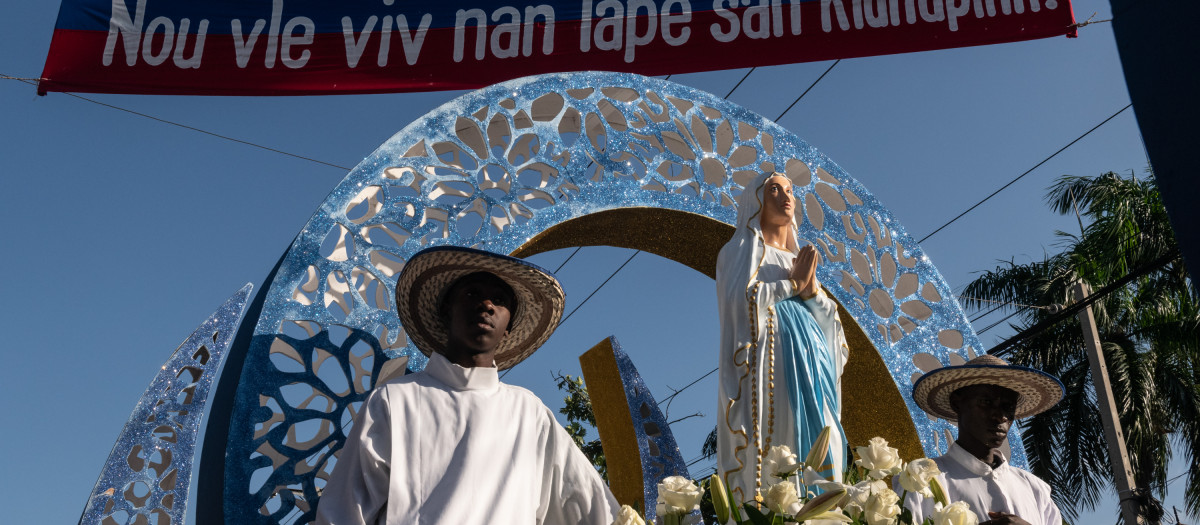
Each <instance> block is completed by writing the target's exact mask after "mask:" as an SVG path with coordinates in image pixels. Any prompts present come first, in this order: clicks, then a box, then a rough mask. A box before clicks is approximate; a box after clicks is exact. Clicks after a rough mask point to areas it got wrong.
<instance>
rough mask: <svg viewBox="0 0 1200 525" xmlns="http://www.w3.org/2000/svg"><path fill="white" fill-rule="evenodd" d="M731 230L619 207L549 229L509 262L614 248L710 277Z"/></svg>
mask: <svg viewBox="0 0 1200 525" xmlns="http://www.w3.org/2000/svg"><path fill="white" fill-rule="evenodd" d="M732 236H733V226H730V225H728V224H725V223H723V222H721V221H718V220H714V219H710V218H708V217H705V216H703V215H698V214H695V213H688V212H685V211H676V210H665V209H661V208H619V209H615V210H605V211H601V212H596V213H592V214H589V215H584V216H582V217H576V218H574V219H571V220H568V221H565V222H561V223H559V224H557V225H555V226H552V227H550V228H548V229H546V231H544V232H542V233H540V234H538V235H537V236H536V237H534V238H532V239H530V240H529V241H527V242H526V243H525V244H523V245H521V247H519V248H517V249H516V250H515V251H513V253H512V256H513V257H519V258H525V257H529V256H530V255H534V254H538V253H542V252H548V251H550V250H557V249H560V248H574V247H576V246H616V247H618V248H632V249H635V250H642V251H644V252H649V253H653V254H655V255H658V256H661V257H666V258H668V259H670V260H672V261H675V262H678V263H681V264H683V265H684V266H687V267H688V268H691V269H693V270H696V271H698V272H700V273H702V274H704V275H707V276H709V277H710V278H714V279H715V278H716V276H717V252H720V251H721V246H724V245H725V242H726V241H728V240H729V238H730V237H732Z"/></svg>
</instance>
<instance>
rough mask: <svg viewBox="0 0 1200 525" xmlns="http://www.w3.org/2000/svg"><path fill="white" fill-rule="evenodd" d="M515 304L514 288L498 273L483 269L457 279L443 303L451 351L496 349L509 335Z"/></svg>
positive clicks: (453, 352)
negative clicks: (494, 273) (509, 325)
mask: <svg viewBox="0 0 1200 525" xmlns="http://www.w3.org/2000/svg"><path fill="white" fill-rule="evenodd" d="M515 307H516V299H515V298H514V297H513V292H512V288H510V287H509V286H508V285H507V284H506V283H505V282H504V281H502V280H500V278H499V277H496V276H495V275H492V274H490V273H485V272H479V273H473V274H470V275H467V276H465V277H463V278H461V279H459V280H458V281H456V282H455V283H454V284H452V285H451V286H450V290H449V291H448V292H446V297H445V299H443V302H442V314H443V319H445V322H446V331H447V336H448V340H447V344H446V351H447V353H451V354H463V355H476V354H484V353H488V352H492V351H495V350H496V347H497V346H499V345H500V341H501V340H502V339H504V336H506V335H508V323H509V320H510V319H511V316H512V310H511V309H514V308H515ZM448 357H450V356H448Z"/></svg>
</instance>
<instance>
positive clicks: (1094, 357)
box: [1075, 281, 1144, 525]
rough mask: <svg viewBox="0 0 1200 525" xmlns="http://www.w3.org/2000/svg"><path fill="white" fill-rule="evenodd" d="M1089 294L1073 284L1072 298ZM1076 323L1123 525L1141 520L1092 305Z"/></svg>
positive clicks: (1085, 287)
mask: <svg viewBox="0 0 1200 525" xmlns="http://www.w3.org/2000/svg"><path fill="white" fill-rule="evenodd" d="M1090 293H1091V287H1089V286H1088V285H1087V283H1084V282H1083V281H1079V282H1078V283H1075V300H1076V301H1083V300H1084V299H1086V298H1087V296H1088V294H1090ZM1078 318H1079V325H1080V326H1081V327H1082V328H1083V340H1084V343H1085V344H1086V345H1087V349H1088V362H1090V363H1091V365H1092V382H1093V383H1095V387H1096V404H1097V405H1098V406H1097V407H1096V408H1097V409H1099V410H1100V420H1101V421H1102V422H1103V423H1104V439H1105V441H1107V442H1108V457H1109V460H1110V461H1109V463H1111V464H1112V470H1113V483H1114V484H1115V485H1116V488H1117V495H1118V496H1120V498H1121V518H1122V521H1123V522H1124V523H1125V524H1126V525H1134V524H1140V523H1144V521H1143V520H1142V517H1141V516H1140V515H1139V514H1138V501H1137V498H1136V497H1135V496H1134V495H1133V485H1134V482H1133V470H1132V469H1130V467H1129V454H1128V452H1126V450H1125V435H1124V433H1123V432H1121V420H1120V419H1118V417H1117V403H1116V401H1115V400H1113V394H1112V386H1111V383H1109V381H1108V365H1106V364H1105V362H1104V353H1103V352H1102V351H1101V349H1100V334H1099V332H1098V331H1097V330H1096V318H1095V317H1094V316H1093V315H1092V307H1091V305H1089V306H1088V307H1087V308H1084V309H1083V310H1080V312H1079V314H1078Z"/></svg>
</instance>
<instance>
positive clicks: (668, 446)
mask: <svg viewBox="0 0 1200 525" xmlns="http://www.w3.org/2000/svg"><path fill="white" fill-rule="evenodd" d="M609 340H610V341H611V342H612V349H613V357H614V358H615V359H616V361H617V370H619V371H620V373H621V382H622V383H624V384H625V399H626V400H627V402H628V403H629V415H630V416H631V417H632V418H633V432H634V434H636V435H637V442H638V452H639V453H640V454H641V457H642V483H643V485H644V486H645V487H646V499H645V500H644V501H645V502H646V523H654V521H655V517H656V516H657V509H656V508H655V502H656V501H658V483H659V482H660V481H662V480H663V478H665V477H667V476H683V477H685V478H688V479H692V476H691V475H690V474H688V469H687V462H686V461H684V460H683V455H682V454H680V453H679V445H677V444H676V443H675V435H674V434H672V433H671V426H670V425H668V424H667V419H666V418H665V417H663V414H662V411H660V410H659V409H658V403H657V402H655V401H654V396H653V395H651V393H650V389H649V388H646V383H645V382H644V381H642V375H641V374H639V373H638V371H637V367H635V366H633V361H632V360H630V359H629V356H628V355H627V354H626V353H625V351H624V350H622V349H621V344H620V343H618V342H617V338H615V337H610V338H609ZM692 514H693V516H695V519H697V520H698V521H696V523H697V524H699V525H703V523H704V520H703V518H701V517H700V511H699V510H697V511H695V512H693V513H692Z"/></svg>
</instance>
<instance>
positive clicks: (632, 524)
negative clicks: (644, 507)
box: [612, 505, 646, 525]
mask: <svg viewBox="0 0 1200 525" xmlns="http://www.w3.org/2000/svg"><path fill="white" fill-rule="evenodd" d="M612 525H646V520H644V519H642V516H641V515H640V514H638V513H637V511H636V510H633V507H630V506H629V505H621V512H620V513H619V514H617V519H616V520H615V521H613V522H612Z"/></svg>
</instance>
